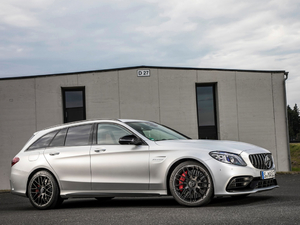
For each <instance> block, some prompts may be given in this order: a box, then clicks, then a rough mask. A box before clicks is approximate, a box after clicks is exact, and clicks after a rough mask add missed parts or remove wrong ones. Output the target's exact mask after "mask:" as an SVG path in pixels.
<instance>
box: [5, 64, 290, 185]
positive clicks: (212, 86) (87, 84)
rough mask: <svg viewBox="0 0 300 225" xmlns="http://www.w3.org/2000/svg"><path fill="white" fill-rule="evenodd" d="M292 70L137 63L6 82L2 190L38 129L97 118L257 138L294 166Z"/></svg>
mask: <svg viewBox="0 0 300 225" xmlns="http://www.w3.org/2000/svg"><path fill="white" fill-rule="evenodd" d="M287 75H288V73H287V72H285V71H259V70H235V69H203V68H182V67H153V66H137V67H128V68H116V69H108V70H97V71H84V72H74V73H65V74H52V75H39V76H28V77H14V78H1V79H0V154H1V157H0V180H1V182H0V190H3V189H9V188H10V185H9V176H10V162H11V160H12V158H13V157H14V156H15V155H16V154H17V153H18V152H19V151H20V150H21V148H22V147H23V146H24V145H25V143H26V142H27V140H28V139H29V138H30V137H31V136H32V134H33V133H34V132H35V131H37V130H41V129H44V128H47V127H50V126H53V125H56V124H61V123H66V122H72V121H76V120H84V119H93V118H123V119H145V120H151V121H155V122H158V123H161V124H164V125H167V126H169V127H171V128H174V129H175V130H178V131H179V132H181V133H183V134H185V135H187V136H189V137H191V138H194V139H198V138H201V139H219V140H233V141H243V142H248V143H252V144H255V145H258V146H261V147H264V148H266V149H268V150H269V151H271V152H272V154H273V157H274V159H275V164H276V167H277V171H289V170H290V157H289V146H288V133H287V115H286V90H285V80H286V79H287Z"/></svg>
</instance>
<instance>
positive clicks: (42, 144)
mask: <svg viewBox="0 0 300 225" xmlns="http://www.w3.org/2000/svg"><path fill="white" fill-rule="evenodd" d="M56 133H57V130H56V131H53V132H50V133H48V134H46V135H44V136H43V137H41V138H40V139H38V140H37V141H36V142H34V143H33V144H32V145H31V146H30V147H29V148H28V149H27V150H34V149H39V148H46V147H48V146H49V143H50V142H51V140H52V139H53V138H54V136H55V134H56Z"/></svg>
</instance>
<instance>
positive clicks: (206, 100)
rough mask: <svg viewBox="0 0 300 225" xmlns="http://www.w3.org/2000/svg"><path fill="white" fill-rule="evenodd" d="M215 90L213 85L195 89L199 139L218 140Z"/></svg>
mask: <svg viewBox="0 0 300 225" xmlns="http://www.w3.org/2000/svg"><path fill="white" fill-rule="evenodd" d="M215 88H216V85H215V84H204V85H200V84H198V85H197V87H196V92H197V109H198V132H199V139H218V132H217V131H218V129H217V123H216V118H217V116H216V100H215Z"/></svg>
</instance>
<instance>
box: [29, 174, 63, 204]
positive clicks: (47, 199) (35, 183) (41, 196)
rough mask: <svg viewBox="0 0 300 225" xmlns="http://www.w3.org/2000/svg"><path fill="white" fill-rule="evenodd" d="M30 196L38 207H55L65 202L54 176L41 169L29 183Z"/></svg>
mask: <svg viewBox="0 0 300 225" xmlns="http://www.w3.org/2000/svg"><path fill="white" fill-rule="evenodd" d="M27 191H28V197H29V200H30V202H31V204H32V205H33V206H34V207H35V208H37V209H51V208H55V207H57V206H58V205H60V204H61V203H62V202H63V199H62V198H61V197H60V196H59V189H58V185H57V183H56V180H55V179H54V177H53V176H52V175H51V174H50V173H49V172H47V171H39V172H37V173H36V174H34V175H33V177H32V178H31V179H30V181H29V183H28V189H27Z"/></svg>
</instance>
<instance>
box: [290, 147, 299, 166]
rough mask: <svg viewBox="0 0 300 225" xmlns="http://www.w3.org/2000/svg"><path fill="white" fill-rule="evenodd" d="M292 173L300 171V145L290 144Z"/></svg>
mask: <svg viewBox="0 0 300 225" xmlns="http://www.w3.org/2000/svg"><path fill="white" fill-rule="evenodd" d="M290 151H291V164H292V171H300V143H290Z"/></svg>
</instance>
